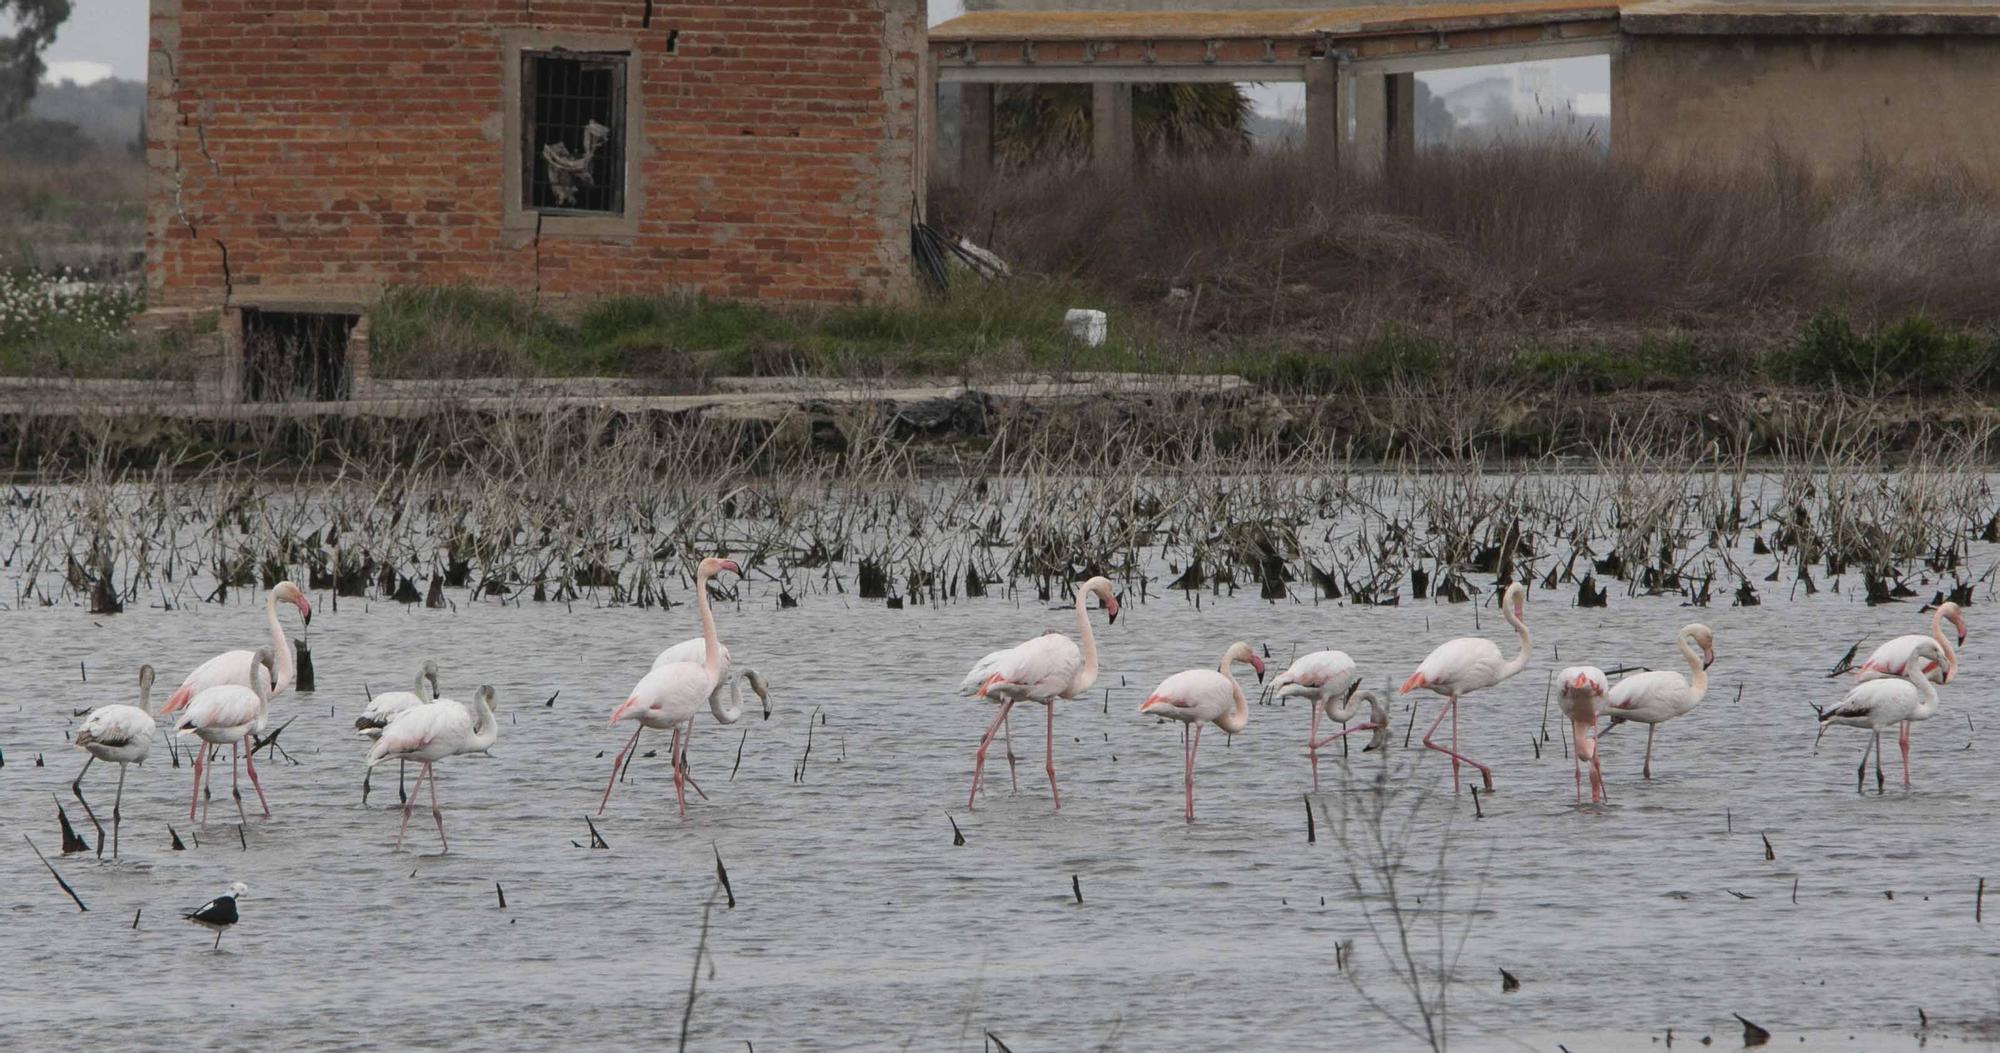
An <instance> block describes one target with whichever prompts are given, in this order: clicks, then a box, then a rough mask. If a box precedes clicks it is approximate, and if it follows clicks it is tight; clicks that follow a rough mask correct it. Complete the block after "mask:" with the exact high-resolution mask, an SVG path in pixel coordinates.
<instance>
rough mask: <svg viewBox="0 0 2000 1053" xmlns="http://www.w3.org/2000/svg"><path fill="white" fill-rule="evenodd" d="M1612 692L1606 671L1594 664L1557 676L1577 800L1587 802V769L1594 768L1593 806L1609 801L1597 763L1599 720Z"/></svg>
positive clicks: (1569, 670) (1571, 667) (1602, 773)
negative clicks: (1585, 770) (1585, 780)
mask: <svg viewBox="0 0 2000 1053" xmlns="http://www.w3.org/2000/svg"><path fill="white" fill-rule="evenodd" d="M1610 690H1611V683H1610V680H1609V679H1608V678H1607V677H1606V676H1605V675H1604V670H1602V669H1599V668H1597V667H1596V666H1594V665H1573V666H1570V667H1569V668H1567V669H1565V670H1563V671H1562V672H1560V673H1557V674H1556V704H1557V705H1559V706H1561V707H1562V714H1563V716H1564V717H1567V718H1568V719H1569V730H1570V736H1569V737H1570V742H1571V743H1573V746H1572V749H1571V753H1570V769H1571V774H1572V775H1574V776H1575V777H1576V800H1577V803H1578V804H1582V803H1583V766H1584V765H1585V764H1589V765H1590V803H1592V804H1602V803H1604V801H1605V793H1604V768H1603V766H1602V765H1600V764H1599V763H1598V760H1597V718H1598V715H1599V714H1600V713H1601V712H1602V711H1603V710H1604V696H1605V694H1606V693H1607V692H1609V691H1610Z"/></svg>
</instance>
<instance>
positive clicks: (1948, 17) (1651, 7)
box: [1618, 0, 2000, 36]
mask: <svg viewBox="0 0 2000 1053" xmlns="http://www.w3.org/2000/svg"><path fill="white" fill-rule="evenodd" d="M1981 8H1986V9H1984V10H1982V9H1981ZM1618 24H1619V28H1620V29H1622V30H1624V31H1625V32H1627V33H1635V34H1641V35H1644V34H1652V33H1659V34H1679V35H1697V36H1703V35H1725V36H1995V35H2000V9H1994V8H1990V7H1987V5H1980V4H1964V3H1944V4H1935V5H1926V4H1921V3H1918V4H1902V5H1895V4H1853V5H1843V6H1821V5H1816V4H1806V3H1796V2H1793V3H1787V2H1784V0H1776V2H1769V3H1759V4H1754V5H1741V6H1739V5H1734V4H1727V3H1716V2H1714V0H1656V2H1653V3H1642V4H1637V5H1635V6H1633V7H1629V8H1626V9H1625V10H1624V12H1623V13H1622V15H1621V16H1620V18H1619V23H1618Z"/></svg>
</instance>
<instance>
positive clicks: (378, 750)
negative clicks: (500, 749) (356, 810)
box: [368, 685, 500, 852]
mask: <svg viewBox="0 0 2000 1053" xmlns="http://www.w3.org/2000/svg"><path fill="white" fill-rule="evenodd" d="M493 706H494V699H493V688H492V686H491V685H482V686H481V687H480V688H479V694H478V695H476V696H475V697H474V698H473V704H472V706H471V707H467V706H466V705H465V704H464V703H462V702H455V701H453V700H451V699H449V698H440V699H438V700H437V701H435V702H426V703H424V704H423V705H421V706H418V707H416V708H415V709H410V710H406V711H404V713H403V714H402V715H401V716H399V717H397V718H396V719H394V720H392V721H390V722H389V726H388V727H386V728H383V729H382V737H381V738H380V739H377V740H376V742H375V748H374V749H372V750H370V751H369V752H368V766H369V767H371V768H372V767H374V766H375V765H377V764H380V763H382V762H383V761H385V760H388V759H389V758H391V757H394V758H396V759H397V760H400V761H416V762H417V763H418V764H420V765H422V767H420V768H418V769H417V785H416V786H415V787H414V788H412V789H411V790H410V796H409V799H408V800H406V801H404V802H403V826H402V828H401V829H399V830H397V831H396V847H397V848H401V847H403V836H404V835H405V834H407V833H409V832H410V813H411V812H412V811H413V810H415V808H416V806H417V793H418V792H419V791H421V790H422V789H423V788H424V780H425V779H429V780H430V783H431V819H433V820H434V821H436V823H437V828H438V844H439V845H442V846H443V849H442V850H443V851H445V852H449V851H451V842H450V841H447V840H445V836H444V813H443V811H441V810H440V809H439V808H438V797H437V772H436V771H435V770H434V769H433V768H432V767H431V765H433V764H435V763H437V762H438V761H441V760H443V759H445V758H446V757H454V756H458V755H460V754H466V753H483V752H485V751H486V750H487V749H488V748H489V747H491V746H492V745H493V740H494V739H496V738H498V737H499V735H500V722H499V721H497V720H495V719H494V718H493Z"/></svg>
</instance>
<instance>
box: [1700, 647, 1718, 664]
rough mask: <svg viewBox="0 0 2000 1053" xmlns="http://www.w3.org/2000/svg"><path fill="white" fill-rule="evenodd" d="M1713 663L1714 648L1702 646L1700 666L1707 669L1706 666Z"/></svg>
mask: <svg viewBox="0 0 2000 1053" xmlns="http://www.w3.org/2000/svg"><path fill="white" fill-rule="evenodd" d="M1714 664H1715V649H1714V648H1712V647H1704V648H1702V649H1701V667H1702V668H1703V669H1707V668H1708V667H1709V666H1712V665H1714Z"/></svg>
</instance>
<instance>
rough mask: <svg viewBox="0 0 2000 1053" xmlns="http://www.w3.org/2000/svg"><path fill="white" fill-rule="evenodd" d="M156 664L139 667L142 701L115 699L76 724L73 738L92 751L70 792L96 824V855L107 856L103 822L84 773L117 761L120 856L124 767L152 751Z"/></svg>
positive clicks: (114, 818)
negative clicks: (132, 703)
mask: <svg viewBox="0 0 2000 1053" xmlns="http://www.w3.org/2000/svg"><path fill="white" fill-rule="evenodd" d="M154 730H155V726H154V724H153V667H152V666H150V665H142V666H140V667H139V704H138V705H136V706H128V705H125V704H124V703H122V702H120V703H114V704H112V705H109V706H99V707H97V708H96V709H93V710H91V711H90V715H89V716H86V717H84V718H83V723H82V724H80V725H78V726H77V729H76V736H75V738H74V739H72V741H73V742H74V743H75V744H76V748H77V749H80V750H83V751H85V752H86V753H89V754H90V756H88V757H86V758H84V762H83V770H82V771H79V772H77V773H76V778H75V779H73V780H71V782H70V784H69V792H71V793H73V794H75V795H76V801H77V803H78V804H81V805H83V814H84V816H85V817H86V818H88V819H89V820H90V825H92V826H94V827H96V828H97V855H98V858H100V859H102V858H103V857H104V824H103V823H100V822H98V821H97V815H96V813H95V812H92V811H91V809H90V802H89V801H86V800H84V799H83V777H84V776H85V775H87V774H89V773H90V766H91V765H92V764H93V763H95V762H97V761H110V762H111V763H113V764H116V765H118V796H116V797H114V798H112V801H111V858H113V859H117V858H118V826H119V823H120V821H121V820H122V818H123V817H122V815H121V814H120V812H121V806H122V805H123V803H124V801H125V770H126V768H127V767H128V766H130V765H133V764H144V763H145V762H146V755H147V754H148V753H151V752H152V751H153V731H154Z"/></svg>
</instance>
